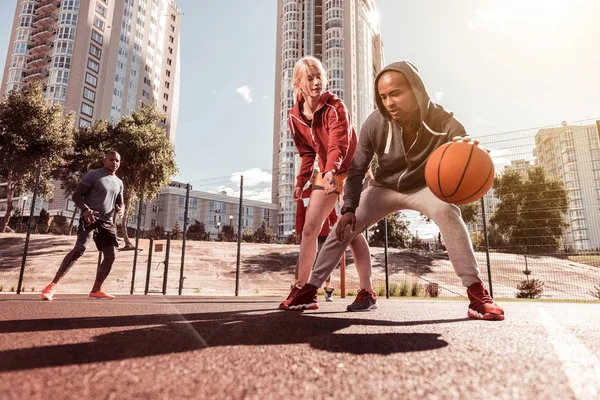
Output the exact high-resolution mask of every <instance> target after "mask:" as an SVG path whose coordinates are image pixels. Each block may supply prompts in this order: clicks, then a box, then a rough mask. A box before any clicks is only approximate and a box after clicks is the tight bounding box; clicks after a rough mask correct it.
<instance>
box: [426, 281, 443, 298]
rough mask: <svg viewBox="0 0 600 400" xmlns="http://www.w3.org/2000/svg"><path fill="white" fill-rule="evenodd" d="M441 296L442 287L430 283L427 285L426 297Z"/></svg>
mask: <svg viewBox="0 0 600 400" xmlns="http://www.w3.org/2000/svg"><path fill="white" fill-rule="evenodd" d="M439 295H440V285H438V284H437V283H433V282H430V283H428V284H426V285H425V296H428V297H438V296H439Z"/></svg>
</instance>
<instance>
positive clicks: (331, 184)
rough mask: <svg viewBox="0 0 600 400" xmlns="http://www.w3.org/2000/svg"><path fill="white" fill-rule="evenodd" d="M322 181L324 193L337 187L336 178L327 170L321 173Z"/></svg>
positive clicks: (330, 191) (335, 189) (332, 191)
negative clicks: (323, 173)
mask: <svg viewBox="0 0 600 400" xmlns="http://www.w3.org/2000/svg"><path fill="white" fill-rule="evenodd" d="M323 183H324V189H325V194H329V193H335V192H336V191H337V189H338V184H337V180H336V179H335V177H334V176H333V172H331V171H329V172H327V173H326V174H325V175H323Z"/></svg>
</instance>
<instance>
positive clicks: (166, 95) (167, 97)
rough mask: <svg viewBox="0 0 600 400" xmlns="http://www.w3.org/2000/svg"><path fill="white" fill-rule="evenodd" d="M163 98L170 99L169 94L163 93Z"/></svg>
mask: <svg viewBox="0 0 600 400" xmlns="http://www.w3.org/2000/svg"><path fill="white" fill-rule="evenodd" d="M163 99H165V100H167V101H169V95H168V94H167V93H165V94H163Z"/></svg>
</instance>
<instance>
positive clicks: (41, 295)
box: [40, 294, 52, 301]
mask: <svg viewBox="0 0 600 400" xmlns="http://www.w3.org/2000/svg"><path fill="white" fill-rule="evenodd" d="M40 297H41V299H42V300H46V301H52V296H46V295H44V294H40Z"/></svg>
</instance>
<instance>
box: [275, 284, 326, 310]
mask: <svg viewBox="0 0 600 400" xmlns="http://www.w3.org/2000/svg"><path fill="white" fill-rule="evenodd" d="M292 290H293V289H292ZM318 290H319V288H318V287H316V286H313V285H311V284H310V283H307V284H306V285H304V286H302V288H298V289H297V290H296V292H295V293H294V294H291V293H290V295H291V297H290V298H289V299H288V300H286V301H284V302H283V303H281V304H280V305H279V309H280V310H286V311H302V310H317V309H318V308H319V303H318V300H317V291H318Z"/></svg>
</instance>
